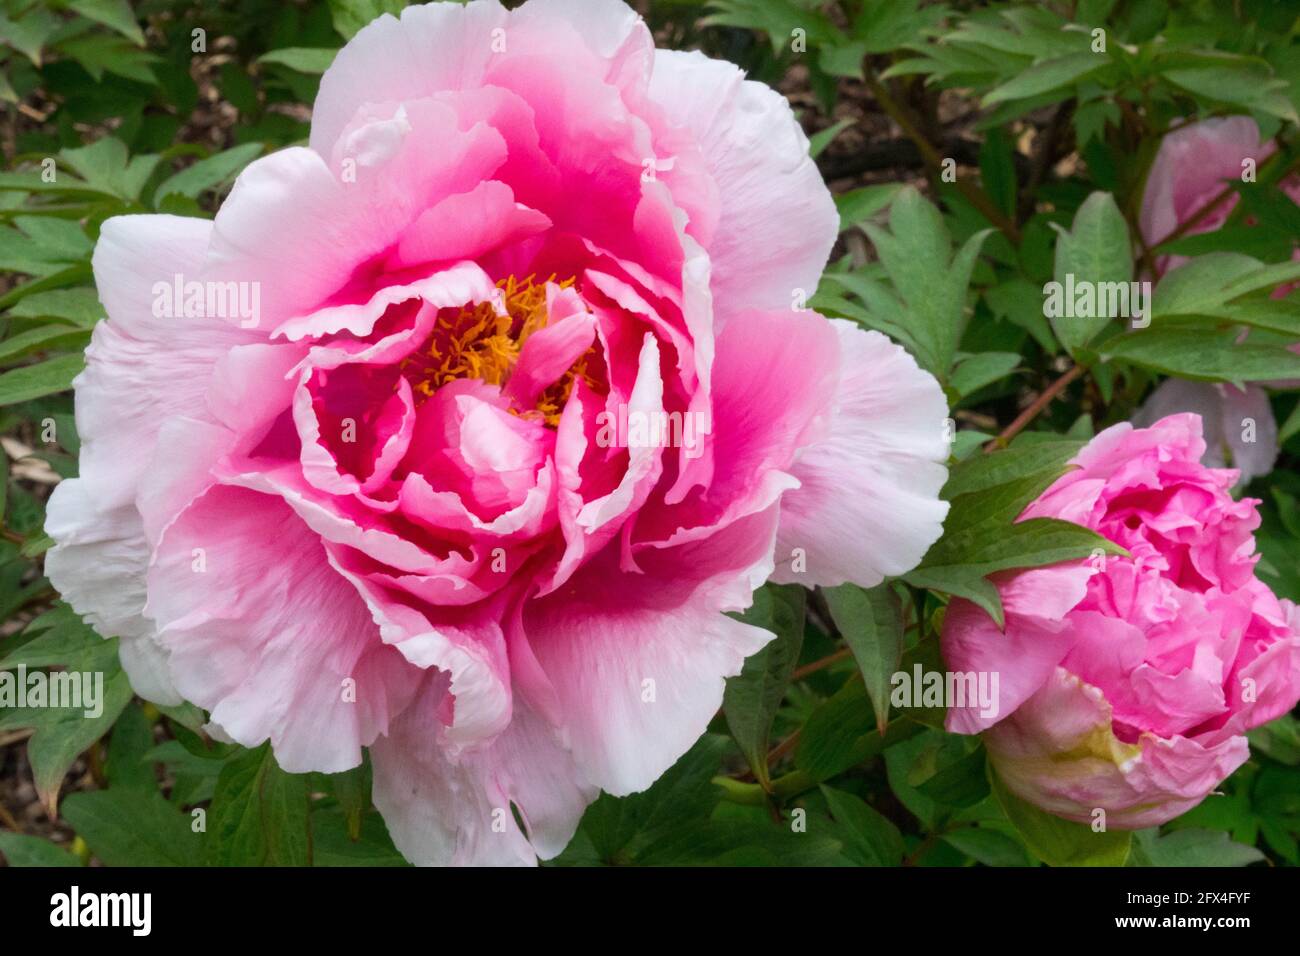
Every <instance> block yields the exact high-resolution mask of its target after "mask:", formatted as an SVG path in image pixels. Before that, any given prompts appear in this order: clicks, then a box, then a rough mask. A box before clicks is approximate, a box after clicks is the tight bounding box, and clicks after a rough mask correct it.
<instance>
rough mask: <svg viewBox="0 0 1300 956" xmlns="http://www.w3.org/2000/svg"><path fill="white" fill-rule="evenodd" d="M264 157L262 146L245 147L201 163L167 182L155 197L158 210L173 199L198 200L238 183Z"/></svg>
mask: <svg viewBox="0 0 1300 956" xmlns="http://www.w3.org/2000/svg"><path fill="white" fill-rule="evenodd" d="M261 154H262V144H261V143H244V144H242V145H240V146H236V147H234V148H233V149H228V150H226V151H225V152H221V153H217V154H216V155H215V156H209V157H208V158H207V159H201V160H199V161H198V162H197V163H195V164H194V165H193V166H190V167H188V168H187V169H183V170H181V171H180V172H179V173H177V174H176V175H174V176H172V177H170V178H168V179H165V180H163V182H162V183H161V184H160V185H159V186H158V188H157V190H155V191H154V194H153V202H154V206H155V207H156V206H158V205H159V204H160V203H161V202H162V201H163V200H164V199H166V198H167V197H168V196H171V195H179V196H185V197H187V198H189V199H198V198H199V196H200V195H201V194H202V193H203V192H205V191H207V190H209V189H216V188H217V187H219V186H222V185H224V184H225V183H227V182H229V181H230V180H232V179H234V178H235V176H237V175H238V174H239V172H240V170H242V169H243V168H244V167H245V166H247V165H248V164H249V163H250V162H252V161H253V160H254V159H256V158H257V157H258V156H260V155H261Z"/></svg>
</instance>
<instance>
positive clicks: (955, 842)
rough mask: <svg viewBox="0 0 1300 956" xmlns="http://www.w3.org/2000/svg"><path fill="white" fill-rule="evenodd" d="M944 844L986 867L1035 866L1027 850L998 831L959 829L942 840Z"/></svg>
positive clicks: (952, 831) (944, 836) (978, 828)
mask: <svg viewBox="0 0 1300 956" xmlns="http://www.w3.org/2000/svg"><path fill="white" fill-rule="evenodd" d="M940 839H942V840H943V842H944V843H947V844H948V845H949V846H951V847H953V848H954V849H956V850H958V851H959V852H961V853H965V854H966V855H967V856H969V857H971V858H973V859H975V860H976V861H978V862H980V863H983V864H984V865H985V866H1034V865H1036V864H1035V862H1034V860H1032V859H1030V857H1029V854H1028V853H1026V852H1025V848H1024V847H1023V846H1021V845H1020V844H1019V843H1017V842H1016V841H1015V840H1013V839H1012V838H1011V837H1009V836H1007V835H1006V834H1005V833H1002V832H1000V831H998V830H993V829H990V828H988V827H959V828H958V829H956V830H950V831H948V832H947V833H945V834H943V836H942V837H941V838H940Z"/></svg>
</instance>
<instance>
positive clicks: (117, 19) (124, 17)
mask: <svg viewBox="0 0 1300 956" xmlns="http://www.w3.org/2000/svg"><path fill="white" fill-rule="evenodd" d="M68 6H69V7H70V8H71V9H73V10H75V11H76V12H77V13H80V14H81V15H82V16H83V17H86V18H87V19H90V20H94V21H95V22H96V23H102V24H104V26H106V27H111V28H112V29H114V30H116V31H117V32H118V33H120V34H122V36H124V37H126V38H127V39H128V40H130V41H131V42H132V43H134V44H135V45H136V46H144V32H143V31H142V30H141V29H140V24H139V23H138V22H136V18H135V12H134V11H133V10H132V9H131V4H130V3H128V2H127V0H70V2H69V4H68Z"/></svg>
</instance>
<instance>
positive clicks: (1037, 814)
mask: <svg viewBox="0 0 1300 956" xmlns="http://www.w3.org/2000/svg"><path fill="white" fill-rule="evenodd" d="M989 776H990V782H991V784H992V786H993V792H994V794H996V795H997V798H998V803H999V804H1000V805H1001V806H1002V810H1003V812H1005V813H1006V815H1007V819H1008V820H1010V821H1011V824H1012V826H1014V827H1015V828H1016V831H1017V832H1018V833H1019V834H1020V836H1021V837H1022V838H1023V839H1024V841H1025V845H1026V846H1028V847H1029V850H1030V852H1032V853H1033V854H1034V855H1035V856H1037V857H1038V858H1039V859H1040V860H1042V861H1043V862H1044V863H1046V864H1048V865H1049V866H1123V865H1124V862H1125V861H1126V860H1127V859H1128V855H1129V846H1130V843H1131V842H1132V836H1133V834H1132V833H1131V832H1129V831H1127V830H1106V831H1103V832H1101V833H1098V832H1096V831H1094V830H1093V829H1092V827H1090V826H1085V825H1084V824H1082V823H1074V822H1073V821H1070V820H1062V819H1061V818H1060V817H1056V816H1052V815H1051V814H1050V813H1046V812H1044V811H1042V810H1039V809H1038V808H1037V807H1035V806H1033V805H1031V804H1029V803H1026V802H1025V801H1024V800H1021V799H1020V798H1019V797H1017V796H1016V795H1015V794H1013V793H1011V792H1010V791H1009V790H1007V789H1006V787H1005V786H1003V784H1002V782H1001V780H999V779H998V777H997V774H996V773H993V772H992V769H991V768H990V774H989Z"/></svg>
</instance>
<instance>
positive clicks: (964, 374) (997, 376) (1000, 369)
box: [948, 352, 1024, 398]
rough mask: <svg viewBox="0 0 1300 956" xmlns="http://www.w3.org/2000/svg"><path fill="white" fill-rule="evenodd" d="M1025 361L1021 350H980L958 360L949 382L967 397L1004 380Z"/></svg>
mask: <svg viewBox="0 0 1300 956" xmlns="http://www.w3.org/2000/svg"><path fill="white" fill-rule="evenodd" d="M1023 361H1024V359H1022V358H1021V357H1020V353H1019V352H980V353H978V354H976V355H971V356H968V357H967V358H964V359H962V360H961V361H960V362H958V363H957V367H956V368H954V369H953V370H952V377H951V378H949V380H948V384H949V385H950V386H952V389H953V391H955V392H956V393H957V394H958V395H959V396H961V397H962V398H965V397H966V396H967V395H970V394H971V393H972V392H975V391H978V390H979V389H981V388H983V387H984V386H985V385H991V384H993V383H994V382H1000V381H1002V380H1003V379H1005V378H1006V377H1007V376H1008V375H1010V374H1011V373H1012V372H1013V371H1014V370H1015V369H1016V367H1017V366H1019V365H1020V363H1021V362H1023Z"/></svg>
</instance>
